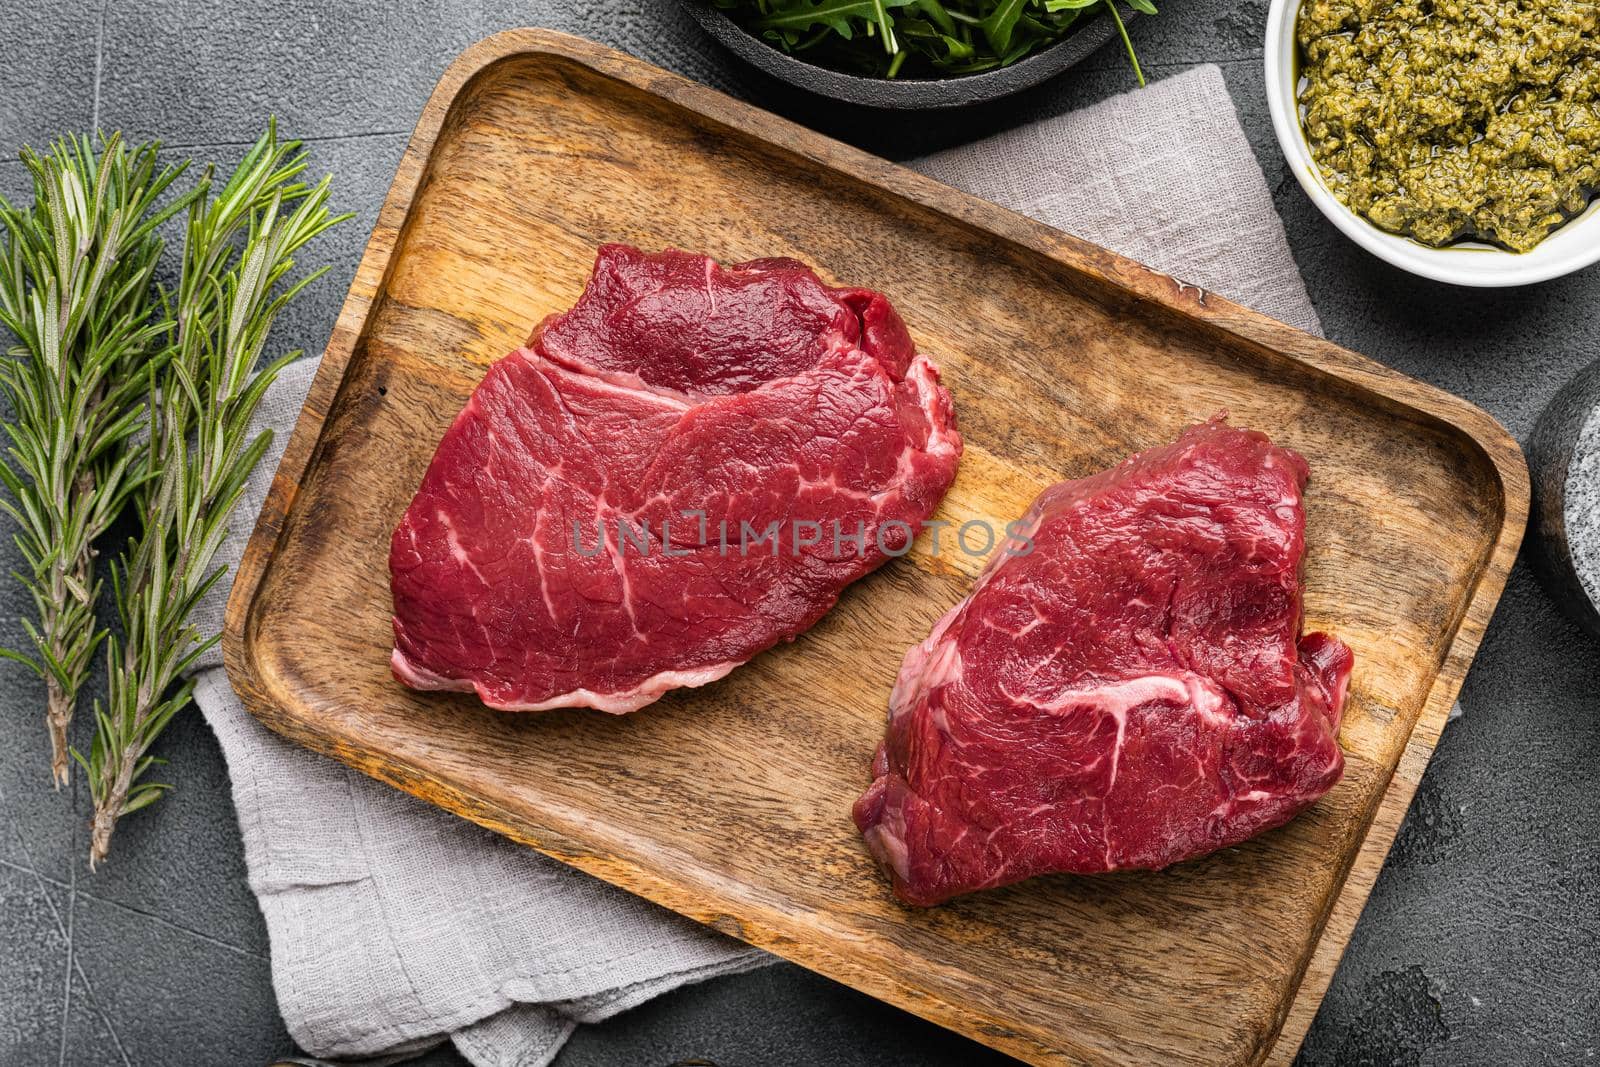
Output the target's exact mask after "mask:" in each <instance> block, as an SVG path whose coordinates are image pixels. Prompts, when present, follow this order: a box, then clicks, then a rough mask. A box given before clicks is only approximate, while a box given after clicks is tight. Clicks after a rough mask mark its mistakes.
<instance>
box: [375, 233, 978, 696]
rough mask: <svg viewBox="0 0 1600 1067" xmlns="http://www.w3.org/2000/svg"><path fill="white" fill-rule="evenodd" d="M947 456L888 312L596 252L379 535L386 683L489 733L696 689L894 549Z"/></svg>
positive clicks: (744, 275)
mask: <svg viewBox="0 0 1600 1067" xmlns="http://www.w3.org/2000/svg"><path fill="white" fill-rule="evenodd" d="M960 455H961V438H960V436H959V435H958V434H957V433H956V430H955V419H954V416H953V414H952V412H951V408H950V394H949V393H948V392H946V391H945V390H944V389H943V388H942V387H941V386H940V385H939V372H938V371H937V369H935V367H934V365H933V364H932V363H930V362H929V361H928V360H927V359H926V358H924V357H922V356H918V355H917V354H916V353H915V351H914V350H913V347H912V342H911V337H910V335H909V334H908V333H907V332H906V328H905V324H904V323H903V322H901V320H900V317H899V315H897V314H896V313H895V311H894V309H893V308H892V307H890V306H889V302H888V301H887V300H886V299H884V297H883V296H881V295H880V294H878V293H874V292H871V291H868V290H865V289H835V288H831V287H830V286H827V285H825V284H823V282H822V281H821V280H819V279H818V278H817V276H816V275H815V274H814V273H812V271H811V269H810V268H809V267H807V266H805V265H804V264H801V263H798V262H795V261H794V260H780V259H771V260H757V261H754V262H751V263H743V264H740V265H738V266H735V267H729V268H723V267H720V266H718V265H717V264H716V263H714V262H712V261H711V260H709V259H707V258H706V257H704V256H699V255H691V254H688V253H685V252H676V251H668V252H662V253H659V254H656V255H647V254H645V253H643V252H640V251H639V250H637V249H634V248H629V247H627V246H624V245H606V246H604V247H603V248H601V249H600V252H599V256H598V258H597V259H596V261H595V268H594V274H593V276H592V277H591V278H590V280H589V285H588V287H587V288H586V289H585V290H584V293H583V296H582V297H581V298H580V299H579V300H578V303H577V304H576V305H575V306H574V307H573V308H572V310H571V311H568V312H565V313H564V314H559V315H553V316H551V317H550V318H549V319H547V320H546V321H545V322H544V323H542V324H541V325H540V326H539V328H538V329H536V330H535V331H534V334H533V336H532V337H531V338H530V339H529V343H528V347H526V348H523V349H519V350H518V351H516V352H513V353H511V354H510V355H509V356H507V357H505V358H504V359H502V360H500V361H499V362H498V363H496V364H495V365H494V366H493V367H491V368H490V369H489V372H488V374H487V375H486V376H485V378H484V380H483V382H482V383H481V384H480V385H479V386H478V388H477V389H476V391H475V392H474V393H473V394H472V398H471V400H469V401H468V403H467V406H466V408H465V409H464V410H462V412H461V414H460V415H458V416H457V417H456V420H455V422H454V423H453V424H452V425H451V427H450V429H449V431H448V432H447V433H446V434H445V436H444V439H443V441H441V442H440V444H439V449H438V452H437V453H436V454H435V455H434V457H433V462H432V464H431V465H430V466H429V467H428V471H427V474H426V475H425V476H424V478H423V480H422V487H421V488H420V489H419V490H418V491H417V495H416V498H415V499H414V500H412V502H411V506H410V508H408V509H407V511H406V513H405V517H404V518H403V519H402V520H401V522H400V525H399V526H398V527H397V528H396V529H395V532H394V538H393V540H392V542H391V546H390V555H389V569H390V588H391V590H392V592H393V595H394V655H393V657H392V666H393V669H394V673H395V676H396V677H397V678H399V679H400V680H401V681H402V682H404V683H406V684H407V685H409V686H412V687H414V688H417V689H454V690H461V691H476V693H477V694H478V696H479V697H480V698H481V699H482V700H483V702H484V703H486V704H488V705H489V706H491V707H495V708H502V709H505V710H507V711H540V710H543V709H546V708H562V707H591V708H598V709H600V710H602V711H609V712H615V713H622V712H629V711H634V710H637V709H638V708H641V707H643V706H644V705H646V704H648V703H650V702H651V701H653V700H656V699H657V698H659V697H660V696H661V695H662V694H663V693H665V692H667V691H668V690H669V689H673V688H675V687H678V686H695V685H704V684H706V683H707V682H711V681H714V680H716V679H718V678H721V677H722V676H723V675H725V674H727V673H728V672H729V671H731V670H732V669H733V668H735V667H737V666H738V665H739V664H741V663H743V662H745V661H746V660H748V659H750V657H752V656H754V655H756V654H757V653H758V652H761V651H762V650H763V649H766V648H768V647H770V646H771V645H773V644H775V643H776V642H778V641H782V640H786V639H791V638H793V637H794V636H795V635H796V634H798V633H800V632H802V631H804V630H805V629H806V628H807V627H809V626H811V625H812V624H813V623H815V622H816V621H817V620H818V619H819V618H821V617H822V615H823V613H824V612H826V611H827V610H828V609H829V608H830V607H832V606H833V603H834V601H835V600H836V599H837V598H838V596H839V593H840V591H841V590H842V589H843V588H844V587H845V586H846V585H849V584H850V583H851V582H853V581H855V580H856V579H857V578H860V577H861V576H862V575H864V574H866V573H867V572H868V571H871V570H872V569H873V568H874V567H877V566H878V565H879V564H881V563H882V562H883V561H884V559H885V558H886V556H889V555H895V554H899V553H900V552H901V551H903V550H904V548H905V547H906V545H907V544H908V543H909V540H910V538H911V536H912V534H913V532H914V530H915V529H916V528H917V526H918V524H919V523H920V522H921V521H922V520H923V519H925V518H927V517H928V516H929V514H931V513H932V511H933V509H934V507H935V506H936V505H937V504H938V503H939V500H940V498H941V497H943V495H944V492H945V490H946V489H947V488H948V487H949V485H950V482H951V479H952V478H954V477H955V470H956V463H957V460H958V459H959V458H960ZM769 530H771V531H774V532H773V536H772V537H771V538H770V539H769V538H767V537H766V536H764V535H766V534H767V533H768V531H769Z"/></svg>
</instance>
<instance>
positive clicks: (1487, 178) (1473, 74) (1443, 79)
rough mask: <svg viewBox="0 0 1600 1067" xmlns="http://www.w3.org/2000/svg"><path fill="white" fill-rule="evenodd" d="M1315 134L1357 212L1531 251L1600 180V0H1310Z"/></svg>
mask: <svg viewBox="0 0 1600 1067" xmlns="http://www.w3.org/2000/svg"><path fill="white" fill-rule="evenodd" d="M1296 38H1297V40H1298V42H1299V45H1300V73H1301V79H1302V80H1301V90H1300V104H1301V106H1302V113H1303V115H1304V120H1305V132H1306V140H1307V142H1308V144H1309V145H1310V147H1311V154H1312V156H1313V158H1315V159H1316V161H1317V165H1318V166H1319V167H1320V168H1321V170H1322V174H1323V178H1324V180H1325V181H1326V182H1327V184H1328V186H1329V188H1330V189H1332V190H1333V192H1334V193H1335V194H1336V195H1337V196H1338V197H1339V199H1340V200H1342V201H1344V202H1345V204H1346V205H1348V206H1349V207H1350V208H1351V209H1352V210H1353V211H1355V212H1356V213H1357V214H1359V215H1362V216H1364V217H1365V218H1367V219H1368V220H1370V221H1371V222H1373V223H1374V224H1376V225H1377V226H1379V227H1381V228H1383V229H1385V230H1389V231H1391V232H1393V233H1397V234H1401V235H1404V236H1407V237H1410V238H1412V239H1414V240H1416V241H1420V242H1421V243H1423V244H1425V245H1433V246H1435V247H1439V246H1444V245H1449V244H1452V243H1455V242H1458V241H1465V240H1477V241H1487V242H1489V243H1491V244H1496V245H1500V246H1502V247H1504V248H1508V249H1510V250H1512V251H1514V252H1526V251H1528V250H1529V249H1531V248H1533V247H1534V246H1535V245H1537V244H1538V243H1539V242H1540V241H1542V240H1544V238H1545V237H1547V236H1548V235H1549V234H1550V232H1551V231H1552V230H1554V229H1555V228H1556V227H1558V226H1560V225H1561V224H1562V223H1564V222H1566V221H1568V220H1569V219H1571V218H1572V217H1573V216H1574V215H1577V214H1578V213H1579V212H1581V211H1582V210H1583V209H1584V208H1585V207H1586V206H1587V205H1588V202H1589V200H1590V198H1591V197H1592V196H1594V195H1595V192H1596V187H1597V186H1600V3H1596V0H1305V2H1304V3H1303V4H1302V6H1301V9H1300V16H1299V22H1298V24H1297V26H1296Z"/></svg>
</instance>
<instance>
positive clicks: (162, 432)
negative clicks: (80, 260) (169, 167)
mask: <svg viewBox="0 0 1600 1067" xmlns="http://www.w3.org/2000/svg"><path fill="white" fill-rule="evenodd" d="M305 166H306V157H305V153H304V152H302V151H300V143H299V142H298V141H291V142H286V143H283V144H280V143H278V140H277V133H276V129H275V127H274V126H271V125H269V127H268V129H267V132H266V133H265V134H263V135H262V137H261V139H260V140H258V141H257V142H256V143H255V145H254V146H253V147H252V148H251V149H250V150H249V152H247V153H246V154H245V157H244V159H243V160H242V161H241V162H240V163H239V165H238V167H237V168H236V169H235V170H234V171H233V173H232V175H231V176H230V177H229V178H228V180H227V181H226V182H225V183H223V184H222V186H221V187H220V188H213V182H212V175H211V172H210V171H209V170H208V171H207V174H206V176H205V177H204V178H203V179H202V181H201V182H200V188H199V189H198V191H197V195H196V196H195V198H194V199H193V200H192V201H191V202H190V204H189V210H188V225H187V230H186V233H185V237H184V246H183V264H182V274H181V277H180V279H179V282H178V288H177V291H176V293H168V292H163V294H162V301H163V304H164V305H165V306H166V307H167V309H168V311H169V316H170V320H171V326H170V329H169V330H168V332H167V335H166V345H165V348H164V354H163V358H162V359H161V360H160V361H159V363H157V364H154V365H152V368H151V371H150V373H149V374H147V375H146V376H145V381H146V388H147V389H148V399H147V403H146V409H147V418H146V420H145V422H146V425H147V428H148V435H149V446H148V452H147V470H148V477H147V478H145V479H144V480H142V481H141V482H140V484H139V486H138V488H137V490H136V491H135V493H134V494H133V496H134V510H135V511H136V513H137V517H138V520H139V534H138V536H137V537H135V538H134V539H132V540H130V542H129V544H128V546H127V548H126V549H125V551H124V553H123V555H122V557H121V558H120V559H119V560H118V561H117V562H116V563H115V564H113V567H112V584H113V588H114V590H115V594H116V604H117V614H118V617H119V619H120V621H121V634H120V636H118V635H113V636H111V637H110V638H109V640H108V641H107V642H106V661H107V666H108V673H109V676H110V677H109V681H108V687H107V696H106V701H105V704H104V705H101V704H99V703H97V704H96V705H95V718H96V721H97V730H96V733H95V738H94V744H93V746H92V747H91V748H90V751H89V754H88V755H87V756H84V755H83V754H82V753H80V752H77V751H74V753H73V754H74V756H75V757H76V758H77V759H78V761H79V762H80V763H81V764H82V765H83V768H84V771H85V773H86V774H87V775H88V777H89V787H90V792H91V794H92V795H93V798H94V805H95V811H94V821H93V824H92V834H91V839H90V850H89V864H90V866H91V867H94V866H95V865H97V864H99V863H100V862H102V861H103V860H104V859H105V858H106V854H107V852H108V850H109V849H110V846H111V836H112V832H113V831H114V829H115V827H116V824H117V820H118V819H119V818H120V817H121V816H124V815H128V814H131V813H132V812H135V811H138V810H139V809H140V808H143V807H146V806H147V805H149V804H152V803H154V802H155V801H156V800H157V799H159V798H160V796H161V794H162V793H163V792H164V791H165V790H166V789H167V788H169V787H168V786H167V785H166V784H165V783H161V782H154V781H147V780H145V777H144V776H145V773H146V772H147V771H148V770H149V769H150V768H151V767H152V766H154V765H156V764H157V763H159V762H160V760H158V759H157V758H156V757H155V756H152V755H150V754H149V749H150V746H151V745H152V744H153V743H154V742H155V740H156V738H157V737H158V736H159V735H160V733H161V731H162V730H163V729H164V728H165V727H166V725H167V723H168V722H170V721H171V719H172V717H173V716H174V715H176V714H177V713H178V712H179V711H181V710H182V709H183V708H185V707H186V706H187V705H188V704H189V702H190V697H191V694H192V692H193V686H194V683H193V681H192V680H189V679H185V678H184V675H185V674H186V672H187V671H188V669H189V668H190V667H191V666H193V664H194V662H195V660H196V659H197V658H198V657H199V656H200V655H201V654H202V653H203V652H204V651H206V650H207V649H208V648H210V647H211V646H212V645H214V644H215V643H216V641H217V640H218V635H215V634H211V635H202V634H200V633H199V632H198V630H197V629H196V628H195V627H194V626H193V625H192V624H191V623H190V622H189V615H190V613H191V612H192V611H193V609H194V607H195V605H196V604H197V603H198V602H199V601H200V599H201V598H202V597H203V596H205V594H206V592H207V591H208V590H209V589H210V588H211V587H212V586H213V585H215V584H216V582H217V581H218V580H219V579H220V578H221V577H222V575H223V574H224V573H226V570H227V568H226V567H225V566H213V565H212V560H213V557H214V556H215V554H216V551H217V548H218V547H219V546H220V545H221V543H222V541H223V539H224V538H225V537H226V536H227V532H228V519H229V516H230V515H231V514H232V512H233V509H234V507H235V505H237V503H238V502H239V497H240V495H241V494H242V493H243V492H244V487H245V481H246V479H247V478H248V477H249V475H250V472H251V470H253V469H254V467H255V465H256V464H257V462H259V461H260V459H261V455H262V453H263V452H264V451H265V450H266V448H267V444H268V442H269V440H270V438H271V434H270V433H268V432H262V433H260V434H257V435H255V436H254V437H251V436H250V435H249V425H250V418H251V415H252V414H253V413H254V412H255V409H256V406H257V405H258V404H259V402H260V400H261V396H262V394H263V393H264V392H265V391H266V389H267V387H268V386H269V385H271V384H272V382H273V380H274V379H275V378H276V377H277V375H278V372H279V371H281V370H282V369H283V367H284V366H285V365H286V364H288V363H289V362H291V361H292V360H294V359H295V358H297V357H298V356H299V354H300V353H299V352H289V353H286V354H285V355H282V356H279V357H277V358H276V359H272V360H270V361H268V362H267V363H266V365H265V366H262V367H261V368H260V369H259V370H257V365H258V363H259V362H260V360H261V356H262V351H263V349H264V347H265V345H266V342H267V335H268V333H269V331H270V330H271V327H272V322H273V320H274V319H275V318H276V317H277V315H278V313H279V312H280V311H282V310H283V308H284V306H285V305H286V304H287V303H288V302H289V301H290V300H292V299H294V297H295V296H296V295H298V294H299V293H300V292H301V290H303V289H304V288H305V287H306V286H307V285H309V284H310V283H311V282H312V281H314V280H315V279H317V278H318V277H320V276H321V275H322V274H323V273H324V272H325V271H326V269H327V268H322V269H320V270H316V271H313V272H311V273H310V274H307V275H304V276H301V277H300V278H298V279H291V278H290V277H289V275H290V274H291V272H292V271H293V269H294V255H295V253H296V252H297V251H298V250H299V249H300V248H301V247H302V246H304V245H305V244H306V242H307V241H310V240H311V239H312V238H314V237H316V236H317V235H318V234H320V233H322V232H323V231H325V230H327V229H328V228H329V227H331V226H334V225H335V224H337V223H339V222H342V221H344V220H345V219H347V218H349V217H350V216H348V215H343V216H337V217H335V216H332V215H330V214H329V212H328V210H327V200H328V191H329V179H328V178H324V179H323V180H322V181H321V182H319V183H318V184H317V185H315V186H307V185H305V184H303V183H301V182H298V181H296V180H295V179H296V178H297V177H298V175H299V174H300V173H301V172H302V171H303V170H304V169H305Z"/></svg>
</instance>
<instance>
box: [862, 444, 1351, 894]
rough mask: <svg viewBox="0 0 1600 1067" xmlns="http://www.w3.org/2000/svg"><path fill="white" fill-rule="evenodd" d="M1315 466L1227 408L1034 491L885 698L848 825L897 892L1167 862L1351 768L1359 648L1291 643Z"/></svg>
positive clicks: (1235, 837)
mask: <svg viewBox="0 0 1600 1067" xmlns="http://www.w3.org/2000/svg"><path fill="white" fill-rule="evenodd" d="M1307 474H1308V471H1307V467H1306V462H1305V460H1304V459H1302V458H1301V457H1300V456H1299V455H1298V454H1296V453H1294V452H1291V451H1289V450H1288V449H1284V448H1276V447H1274V446H1273V445H1272V444H1271V443H1270V442H1269V441H1268V440H1267V438H1266V437H1265V436H1264V435H1262V434H1259V433H1253V432H1250V431H1246V430H1236V429H1233V428H1231V427H1229V426H1227V425H1226V424H1225V422H1224V421H1223V418H1222V417H1221V416H1218V417H1217V418H1215V419H1213V420H1211V421H1210V422H1207V423H1205V424H1203V425H1199V426H1193V427H1190V428H1189V429H1187V430H1185V431H1184V433H1183V435H1182V436H1181V437H1179V438H1178V440H1177V442H1176V443H1174V444H1171V445H1168V446H1166V447H1164V448H1156V449H1152V450H1150V451H1148V452H1143V453H1140V454H1139V455H1136V456H1133V457H1131V458H1129V459H1127V460H1125V461H1124V462H1123V463H1122V464H1120V465H1119V466H1117V467H1115V468H1114V469H1112V470H1108V471H1103V472H1101V473H1099V474H1096V475H1094V476H1092V477H1089V478H1085V479H1083V480H1082V481H1076V482H1062V483H1060V484H1058V485H1055V486H1052V487H1051V488H1049V489H1047V490H1045V491H1044V492H1043V493H1042V494H1040V496H1039V499H1038V500H1036V501H1034V503H1033V506H1032V507H1031V508H1030V509H1029V511H1028V513H1027V514H1026V515H1025V516H1024V517H1023V519H1022V526H1021V530H1022V531H1024V532H1025V533H1027V534H1028V536H1029V538H1031V550H1029V547H1028V542H1027V541H1025V540H1022V539H1018V540H1015V541H1013V542H1012V543H1011V544H1009V545H1007V546H1003V547H1002V549H1001V550H1000V551H999V552H997V553H996V554H995V556H994V558H993V559H991V561H990V563H989V566H988V567H987V568H986V569H985V571H984V573H983V574H982V576H980V577H979V579H978V581H977V583H976V585H975V586H974V588H973V591H972V593H971V595H970V596H968V597H967V599H965V600H963V601H962V602H961V603H960V604H957V605H956V606H955V607H954V608H953V609H951V611H950V612H949V613H948V614H946V615H945V616H944V618H942V619H940V620H939V622H938V623H937V625H935V626H934V628H933V632H932V634H930V635H929V636H928V639H927V640H926V641H924V642H922V644H920V645H918V646H917V647H915V648H913V649H912V650H911V651H910V652H909V653H908V654H907V655H906V658H905V662H904V664H903V665H902V666H901V668H900V677H899V679H898V681H897V682H896V683H895V687H894V692H893V694H892V695H891V696H890V698H889V726H888V732H887V734H886V736H885V738H884V741H883V744H882V745H880V746H879V748H878V754H877V757H876V759H875V760H874V762H873V771H872V773H873V776H874V779H875V780H874V781H873V783H872V787H871V788H870V789H868V790H867V792H866V794H865V795H864V796H863V797H862V798H861V799H860V800H858V801H857V802H856V806H855V819H856V824H857V825H858V826H859V827H860V828H861V832H862V834H863V835H864V836H865V838H866V843H867V847H868V848H869V849H870V850H871V852H872V854H873V856H874V857H875V858H876V859H877V860H878V862H879V863H880V864H881V865H882V866H883V868H884V870H885V871H886V872H887V874H888V875H889V877H890V879H891V880H892V881H893V883H894V888H895V891H896V892H897V893H898V894H899V895H900V896H901V897H902V898H903V899H904V900H906V901H907V902H909V903H912V904H919V905H932V904H937V903H939V902H941V901H943V900H947V899H948V898H950V897H952V896H955V895H957V894H959V893H967V892H971V891H973V890H975V889H987V888H991V887H994V886H1000V885H1005V884H1007V883H1009V882H1015V881H1018V880H1020V879H1023V878H1028V877H1031V876H1033V875H1037V874H1044V873H1048V872H1053V871H1069V872H1072V873H1076V874H1090V873H1095V872H1101V871H1112V870H1117V869H1120V868H1124V867H1137V868H1159V867H1165V866H1166V865H1168V864H1170V863H1176V862H1178V861H1180V860H1185V859H1190V858H1192V857H1195V856H1200V855H1204V854H1205V853H1207V852H1211V851H1213V850H1215V849H1219V848H1224V847H1226V846H1228V845H1233V844H1237V843H1238V842H1240V841H1243V840H1244V839H1245V838H1247V837H1250V836H1252V835H1253V834H1258V833H1260V832H1262V831H1263V830H1267V829H1269V828H1271V827H1274V826H1278V825H1279V824H1281V823H1283V822H1286V821H1287V820H1288V819H1290V818H1291V817H1293V816H1294V815H1295V814H1296V813H1297V812H1299V811H1300V810H1301V809H1303V808H1305V807H1306V806H1307V805H1309V804H1311V803H1312V802H1313V801H1314V800H1316V799H1317V798H1318V797H1320V796H1321V795H1322V794H1323V793H1325V792H1327V791H1328V789H1329V788H1331V787H1332V786H1333V784H1334V783H1335V782H1337V781H1338V780H1339V775H1340V774H1341V773H1342V771H1343V768H1344V760H1343V757H1342V755H1341V754H1340V751H1339V742H1338V731H1339V712H1340V708H1341V706H1342V705H1343V703H1344V696H1345V688H1346V685H1347V683H1348V681H1349V677H1350V667H1351V655H1350V650H1349V649H1348V648H1346V647H1345V646H1344V645H1343V644H1341V643H1340V642H1339V641H1338V640H1337V639H1335V638H1332V637H1329V636H1327V635H1324V634H1308V635H1306V636H1305V637H1301V636H1300V559H1301V555H1302V553H1303V552H1304V549H1305V511H1304V509H1303V507H1302V504H1301V491H1302V490H1303V488H1304V486H1305V482H1306V478H1307ZM1008 551H1009V552H1010V554H1007V553H1008Z"/></svg>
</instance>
